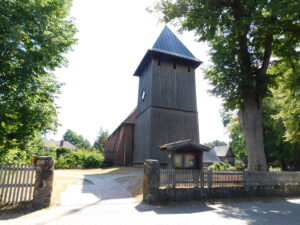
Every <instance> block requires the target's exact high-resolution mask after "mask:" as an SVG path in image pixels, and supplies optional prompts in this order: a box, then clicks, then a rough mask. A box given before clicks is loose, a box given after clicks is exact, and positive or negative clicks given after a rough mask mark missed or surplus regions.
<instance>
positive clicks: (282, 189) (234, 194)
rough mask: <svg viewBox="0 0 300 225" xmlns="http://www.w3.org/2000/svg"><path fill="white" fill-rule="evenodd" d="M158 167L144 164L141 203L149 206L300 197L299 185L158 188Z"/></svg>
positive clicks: (150, 162) (152, 163)
mask: <svg viewBox="0 0 300 225" xmlns="http://www.w3.org/2000/svg"><path fill="white" fill-rule="evenodd" d="M159 168H160V166H159V163H158V161H157V160H146V162H145V163H144V181H143V201H144V202H146V203H150V204H155V203H166V202H174V201H195V200H197V201H201V200H204V201H205V200H209V199H226V198H230V199H233V198H243V197H255V196H259V197H266V196H284V197H285V196H300V185H299V184H292V183H281V184H273V185H244V186H240V187H211V188H160V187H159V179H160V169H159Z"/></svg>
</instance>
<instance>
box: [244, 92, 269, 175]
mask: <svg viewBox="0 0 300 225" xmlns="http://www.w3.org/2000/svg"><path fill="white" fill-rule="evenodd" d="M238 116H239V121H240V124H241V127H242V130H243V133H244V136H245V140H246V147H247V151H248V170H249V171H266V170H267V161H266V155H265V151H264V141H263V124H262V104H261V101H260V100H257V99H256V98H255V97H252V96H251V97H247V98H244V104H243V107H242V109H240V110H239V113H238Z"/></svg>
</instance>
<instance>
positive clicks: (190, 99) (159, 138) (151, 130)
mask: <svg viewBox="0 0 300 225" xmlns="http://www.w3.org/2000/svg"><path fill="white" fill-rule="evenodd" d="M175 64H176V69H174V68H173V61H171V60H166V61H164V60H161V64H160V65H158V60H157V59H153V60H152V61H151V62H149V63H148V65H147V66H146V67H145V70H144V72H143V74H142V75H141V76H140V77H139V79H140V81H139V96H138V107H137V119H136V125H135V136H134V151H133V163H144V161H145V159H149V158H151V159H158V160H159V161H160V163H162V164H166V163H167V158H166V152H164V151H161V150H160V149H159V146H160V145H162V144H166V143H170V142H174V141H179V140H186V139H191V140H192V141H193V142H196V143H199V128H198V114H197V101H196V84H195V71H194V69H193V68H190V71H188V70H189V69H188V66H187V65H182V64H180V63H177V62H175ZM143 90H145V91H146V97H145V100H144V101H142V99H141V94H142V91H143Z"/></svg>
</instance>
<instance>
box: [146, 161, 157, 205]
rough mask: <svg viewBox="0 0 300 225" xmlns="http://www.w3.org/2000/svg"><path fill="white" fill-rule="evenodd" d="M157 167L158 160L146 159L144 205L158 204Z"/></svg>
mask: <svg viewBox="0 0 300 225" xmlns="http://www.w3.org/2000/svg"><path fill="white" fill-rule="evenodd" d="M159 167H160V166H159V163H158V160H153V159H147V160H146V162H145V163H144V179H143V201H144V202H146V203H150V204H153V203H156V202H158V199H157V198H158V196H157V193H158V189H159V176H160V171H159Z"/></svg>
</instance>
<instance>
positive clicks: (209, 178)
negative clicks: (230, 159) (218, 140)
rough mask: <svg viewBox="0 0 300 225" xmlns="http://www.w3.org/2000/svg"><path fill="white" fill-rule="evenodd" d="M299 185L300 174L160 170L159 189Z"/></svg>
mask: <svg viewBox="0 0 300 225" xmlns="http://www.w3.org/2000/svg"><path fill="white" fill-rule="evenodd" d="M280 184H293V185H298V184H300V172H247V171H212V170H202V171H201V170H195V169H169V168H161V169H160V183H159V186H160V187H168V188H169V187H172V188H174V187H176V188H181V187H182V188H187V187H201V188H212V187H242V186H257V185H280Z"/></svg>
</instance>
